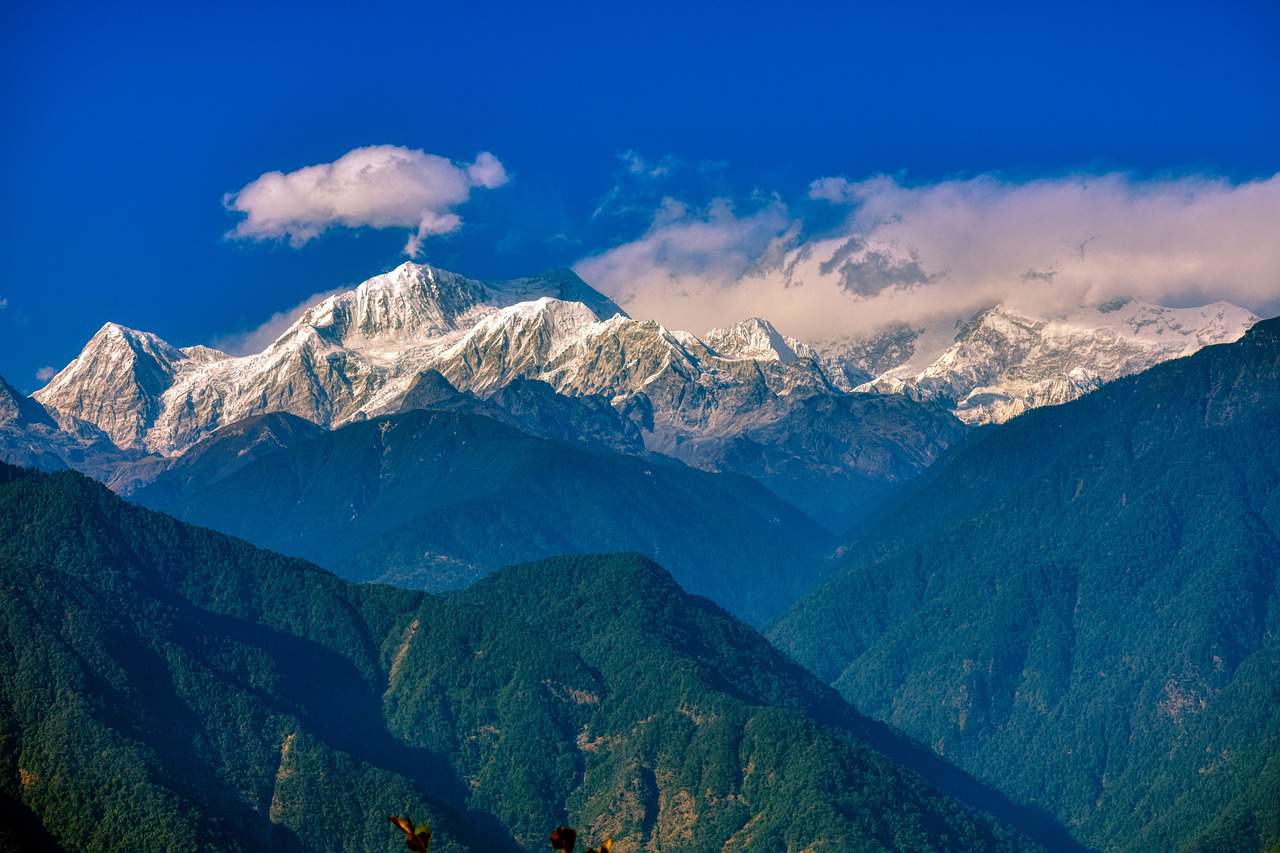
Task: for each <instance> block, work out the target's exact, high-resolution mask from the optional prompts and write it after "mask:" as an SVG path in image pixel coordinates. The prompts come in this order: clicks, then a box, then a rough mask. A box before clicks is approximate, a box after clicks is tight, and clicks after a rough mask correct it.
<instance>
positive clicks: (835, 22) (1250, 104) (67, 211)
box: [0, 1, 1280, 390]
mask: <svg viewBox="0 0 1280 853" xmlns="http://www.w3.org/2000/svg"><path fill="white" fill-rule="evenodd" d="M185 5H187V4H163V5H162V4H154V5H147V4H120V3H104V4H92V5H90V4H84V5H72V4H57V3H30V2H21V1H20V2H17V3H10V4H6V5H5V8H4V9H3V11H0V26H2V27H3V31H2V32H3V44H0V65H2V66H3V73H2V74H0V108H2V109H3V112H4V121H3V127H4V130H3V132H2V133H0V153H2V156H3V161H4V163H5V164H6V166H7V168H6V169H5V187H4V190H5V192H4V195H5V198H6V200H7V202H8V203H7V204H6V205H4V207H3V213H0V216H2V217H3V222H2V223H0V249H2V250H3V257H4V259H5V263H4V265H3V273H2V277H0V300H3V302H4V307H3V308H0V374H3V375H4V376H5V377H6V378H8V379H9V380H10V381H11V382H13V383H14V384H15V385H18V386H19V387H22V388H25V389H27V390H31V389H33V388H35V387H37V386H38V385H39V384H40V383H39V382H38V381H37V380H36V372H37V370H39V369H40V368H42V367H45V366H49V365H52V366H55V367H61V366H62V365H63V364H65V363H66V362H67V361H68V360H69V359H70V358H72V357H73V356H74V355H75V353H76V352H77V351H78V350H79V348H80V346H81V345H82V344H83V343H84V341H85V340H86V339H87V338H88V337H89V336H90V335H91V334H92V333H93V331H94V330H96V329H97V328H98V327H99V326H100V325H101V324H102V323H103V322H104V321H106V320H114V321H117V322H121V323H124V324H126V325H130V326H133V327H135V328H143V329H148V330H152V331H156V332H157V333H159V334H161V335H162V336H163V337H165V338H166V339H167V340H169V341H171V342H173V343H175V344H179V345H184V344H189V343H196V342H208V341H213V340H220V339H224V338H225V337H226V336H228V335H231V334H234V333H237V332H242V331H245V330H248V329H252V328H253V327H255V326H257V325H258V324H259V323H262V322H263V321H264V320H266V319H267V318H268V317H269V316H270V315H271V314H272V313H273V312H276V311H280V310H283V309H287V308H289V307H290V306H293V305H296V304H297V303H298V302H299V301H300V300H303V299H305V298H306V297H308V296H309V295H311V294H314V293H317V292H320V291H325V290H329V289H332V288H335V287H338V286H341V285H344V284H350V283H354V282H356V281H359V280H360V279H362V278H365V277H367V276H368V275H371V274H373V273H376V272H378V271H381V270H383V269H387V268H389V267H391V266H393V265H395V264H396V263H398V262H400V261H401V260H403V257H404V256H403V254H402V249H403V247H404V244H405V240H406V236H407V232H406V230H405V229H404V228H387V229H382V230H379V229H371V228H334V229H331V230H329V231H327V232H326V233H324V234H322V235H321V236H319V237H318V238H316V239H314V240H310V241H309V242H307V243H306V245H303V246H301V247H297V248H295V247H293V246H291V245H290V244H289V242H288V241H282V240H265V241H260V240H236V239H228V238H227V237H226V234H227V232H228V231H229V230H231V229H232V228H234V227H235V226H236V225H237V223H238V222H239V221H240V219H239V217H237V216H236V215H235V214H234V213H233V212H232V211H229V210H228V209H227V208H226V207H225V206H224V203H223V199H224V196H225V195H226V194H228V193H234V192H236V191H238V190H240V189H241V188H243V187H245V186H246V185H248V184H250V182H252V181H254V180H255V179H256V178H258V176H260V175H262V174H263V173H265V172H269V171H272V170H282V171H285V172H288V171H292V170H296V169H299V168H301V167H304V166H308V165H311V164H318V163H329V162H332V161H335V160H337V159H338V158H340V157H341V156H342V155H344V154H346V153H347V152H348V151H351V150H352V149H355V148H358V147H361V146H368V145H394V146H403V147H405V148H406V149H411V150H422V151H425V152H428V153H429V154H433V155H438V156H441V157H445V158H448V159H450V160H453V161H456V162H458V163H461V164H465V163H468V162H471V161H472V160H473V158H475V157H476V155H477V154H478V153H480V152H483V151H488V152H492V153H493V154H494V155H495V156H496V157H497V158H498V159H499V160H500V162H501V164H502V166H503V167H504V170H505V173H506V176H507V178H508V180H507V181H506V183H505V184H504V185H502V186H499V187H496V188H494V189H482V188H480V189H476V190H474V191H473V192H471V193H470V197H469V199H468V200H467V201H465V202H461V203H459V204H457V205H456V206H455V208H453V209H454V210H455V212H456V213H457V214H458V215H460V216H461V218H462V225H461V227H459V228H457V229H456V230H453V231H452V232H451V233H448V234H444V235H440V236H431V237H428V238H427V239H426V240H425V241H424V244H423V248H422V258H424V259H426V260H429V261H431V262H433V263H437V264H440V265H442V266H446V267H449V268H452V269H457V270H459V271H462V272H467V273H470V274H474V275H477V276H505V275H518V274H521V273H529V272H535V271H538V270H541V269H544V268H547V267H550V266H556V265H570V264H573V263H576V262H578V261H580V260H581V259H583V258H584V257H587V256H591V255H596V254H598V253H600V252H604V251H607V250H609V249H610V248H611V247H618V246H622V245H627V244H628V243H629V242H630V241H635V240H637V239H639V238H642V237H644V235H646V234H652V233H653V231H654V228H655V225H654V223H655V212H657V211H660V210H662V209H663V204H664V201H663V200H664V199H677V200H679V203H680V204H681V205H683V207H682V208H681V211H684V212H685V215H689V214H688V213H687V211H689V210H697V211H703V213H700V214H698V215H700V216H704V217H707V218H711V219H714V216H713V215H712V214H710V213H706V212H705V211H707V210H710V207H709V206H710V205H712V203H713V202H712V200H713V199H721V200H726V201H728V202H729V203H731V204H732V205H733V209H734V210H735V211H736V213H735V216H737V217H741V218H745V217H748V216H750V215H754V214H755V213H756V212H758V211H763V210H767V209H771V208H770V206H771V205H774V206H779V205H780V206H784V207H785V217H784V220H783V221H785V222H786V223H800V225H799V227H801V228H803V229H804V230H805V231H806V232H818V231H821V230H822V229H824V228H829V227H834V226H835V225H836V224H837V223H838V222H840V221H842V219H843V217H845V216H846V215H847V211H846V210H844V209H842V208H839V207H833V205H832V204H830V203H829V202H828V201H827V200H824V199H820V198H814V197H812V193H810V184H811V182H812V181H814V180H815V179H818V178H822V177H827V176H844V177H846V178H849V179H852V180H854V181H858V180H860V179H865V178H868V177H872V176H876V175H884V174H888V175H892V176H895V180H896V181H897V182H898V183H899V184H900V185H902V186H921V185H929V184H932V183H936V182H942V181H948V180H957V179H959V180H963V179H968V178H972V177H974V176H980V175H997V176H1000V178H1001V179H1003V180H1005V181H1009V182H1013V183H1017V182H1020V181H1029V180H1034V179H1043V178H1055V177H1059V176H1075V175H1080V174H1092V175H1099V174H1105V173H1116V172H1119V173H1124V174H1125V175H1127V176H1129V179H1130V180H1131V181H1133V182H1137V183H1141V182H1144V181H1156V182H1158V181H1164V180H1170V179H1178V178H1181V177H1184V176H1188V175H1192V176H1210V177H1214V178H1220V179H1224V180H1225V181H1226V182H1228V183H1229V184H1238V183H1247V182H1249V181H1253V180H1259V179H1267V178H1270V177H1271V176H1273V175H1275V173H1276V172H1277V171H1278V170H1280V145H1278V144H1277V143H1278V142H1280V96H1277V92H1280V60H1278V59H1277V58H1276V52H1275V48H1274V45H1275V44H1276V43H1277V40H1278V39H1280V26H1278V25H1277V24H1278V19H1280V15H1278V13H1277V12H1276V9H1275V6H1274V4H1269V3H1258V4H1244V3H1225V4H1224V3H1217V4H1202V5H1179V4H1165V5H1163V6H1161V7H1160V8H1159V9H1158V10H1156V9H1155V7H1153V6H1150V4H1143V6H1125V5H1124V4H1117V3H1109V4H1105V5H1098V6H1094V7H1090V6H1086V5H1076V6H1072V7H1070V8H1066V7H1059V8H1049V7H1040V8H1034V9H1031V8H1025V6H1024V4H1017V5H1007V6H997V5H986V4H982V5H976V6H966V4H950V3H946V4H943V3H936V4H933V3H924V4H916V5H906V4H875V5H873V6H866V7H855V6H851V5H847V4H831V5H823V4H814V5H809V4H803V3H788V4H768V5H766V4H741V5H739V6H737V7H735V8H733V9H732V10H730V9H728V8H727V7H725V6H724V5H723V4H714V6H713V5H705V6H703V5H700V4H692V3H681V4H672V5H663V4H652V3H650V4H629V5H626V6H614V5H612V4H600V3H592V4H582V5H579V6H560V7H557V8H554V9H551V8H534V7H535V6H536V4H520V5H514V6H502V5H498V4H493V3H489V4H478V3H467V4H404V3H398V4H394V5H385V6H383V5H380V4H378V3H374V2H366V3H362V4H358V6H354V7H353V6H351V5H344V6H331V7H326V6H324V5H323V4H307V5H289V4H261V5H270V6H271V8H270V9H263V8H258V4H253V5H249V4H246V5H243V6H237V4H225V5H223V6H221V7H220V8H219V9H217V10H206V11H204V12H197V11H190V10H188V9H184V8H182V6H185ZM1270 209H1271V208H1269V207H1268V208H1264V210H1267V211H1269V210H1270ZM734 221H735V222H737V221H739V220H737V219H735V220H734ZM779 227H781V226H779ZM612 268H616V267H612ZM698 331H701V330H698Z"/></svg>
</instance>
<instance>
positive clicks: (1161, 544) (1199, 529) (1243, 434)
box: [771, 320, 1280, 850]
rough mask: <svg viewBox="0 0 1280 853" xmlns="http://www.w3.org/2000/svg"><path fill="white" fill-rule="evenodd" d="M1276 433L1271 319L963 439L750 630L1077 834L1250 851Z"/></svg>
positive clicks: (1263, 797)
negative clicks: (828, 569) (780, 612)
mask: <svg viewBox="0 0 1280 853" xmlns="http://www.w3.org/2000/svg"><path fill="white" fill-rule="evenodd" d="M1278 439H1280V320H1270V321H1265V322H1262V323H1259V324H1257V325H1256V326H1254V327H1253V329H1252V330H1251V331H1250V332H1249V333H1248V334H1246V335H1245V337H1244V338H1243V339H1242V340H1241V341H1239V342H1237V343H1235V344H1226V345H1220V346H1213V347H1209V348H1207V349H1204V350H1202V351H1200V352H1199V353H1197V354H1196V355H1194V356H1191V357H1189V358H1185V359H1180V360H1177V361H1171V362H1168V363H1165V364H1162V365H1159V366H1157V367H1155V368H1152V369H1151V370H1149V371H1147V372H1146V373H1143V374H1139V375H1137V376H1134V377H1130V378H1127V379H1122V380H1119V381H1116V382H1114V383H1111V384H1109V385H1107V386H1105V387H1104V388H1102V389H1101V390H1099V391H1097V392H1095V393H1093V394H1091V395H1089V396H1087V397H1085V398H1083V399H1080V400H1077V401H1076V402H1074V403H1069V404H1067V405H1064V406H1059V407H1052V408H1046V409H1041V410H1037V411H1034V412H1030V413H1028V414H1027V415H1025V416H1023V417H1021V418H1018V419H1017V420H1015V421H1012V422H1010V423H1008V424H1005V425H1002V426H1000V427H993V428H987V429H984V430H981V431H979V432H977V433H975V434H973V435H972V437H971V439H970V441H969V443H968V445H967V446H965V447H964V448H963V449H961V450H960V451H958V452H956V453H955V454H954V455H953V456H952V457H951V458H950V459H949V460H948V461H947V462H946V463H944V464H943V465H942V466H941V467H940V470H935V471H933V472H931V473H930V475H928V479H929V482H927V483H926V484H924V485H923V486H922V487H921V488H920V489H919V491H918V492H917V493H916V494H915V495H914V496H913V497H912V498H911V499H910V500H909V501H908V502H907V503H906V505H905V506H904V507H902V508H901V509H900V511H898V512H897V513H895V514H894V515H893V516H891V517H890V518H888V519H886V520H885V521H884V523H883V524H882V525H881V526H880V527H879V529H878V531H877V532H875V533H873V534H871V535H869V536H866V537H864V538H863V539H862V540H860V541H858V542H855V543H854V545H853V546H852V547H851V548H850V549H849V550H850V552H851V553H852V554H853V556H852V558H851V559H850V560H849V562H848V563H847V565H846V566H845V567H844V568H843V569H842V570H841V571H840V573H839V574H838V575H837V576H836V577H835V578H834V579H833V580H831V581H830V582H828V583H827V584H825V585H824V586H823V587H821V588H819V589H818V590H816V591H815V592H813V593H812V594H811V595H809V596H807V597H806V599H805V600H804V601H802V602H800V603H799V604H797V605H796V606H795V607H794V608H792V610H791V611H789V612H788V614H787V615H786V616H784V618H782V619H781V620H780V621H779V622H778V623H777V624H776V625H775V626H774V627H773V629H772V631H771V636H772V638H773V639H774V640H775V642H777V643H778V644H779V645H780V646H781V647H782V648H784V649H786V650H788V651H789V652H791V653H792V654H793V655H795V656H796V657H797V659H799V660H800V661H801V662H803V663H805V664H806V665H807V666H809V667H810V668H811V669H813V671H815V672H817V673H818V674H819V675H820V676H821V677H823V678H824V679H826V680H828V681H831V682H832V683H834V684H835V685H836V686H837V687H838V688H839V689H840V691H841V692H842V693H843V695H845V696H846V697H847V698H848V699H850V700H851V701H852V702H853V703H854V704H856V705H857V706H858V707H859V708H861V709H863V710H864V711H866V712H868V713H870V714H872V715H874V716H876V717H879V718H881V719H884V720H886V721H888V722H890V723H892V724H893V725H895V726H899V727H901V728H902V729H904V730H905V731H906V732H908V733H909V734H911V735H913V736H914V737H916V738H918V739H920V740H921V741H923V742H925V743H928V744H930V745H932V746H933V747H934V748H935V749H936V750H937V751H938V752H939V753H940V754H942V755H945V756H946V757H947V758H948V759H950V760H953V761H955V762H957V763H958V764H960V765H961V766H963V767H965V768H967V769H969V770H970V771H972V772H974V773H975V774H976V775H979V776H980V777H982V778H984V779H986V780H987V781H989V782H991V783H992V784H994V785H996V786H997V787H999V788H1001V789H1002V790H1004V791H1005V792H1006V793H1008V794H1010V796H1012V797H1014V798H1015V799H1018V800H1020V801H1023V802H1026V803H1029V804H1031V805H1034V806H1040V807H1043V808H1045V809H1047V810H1049V811H1050V812H1052V813H1053V814H1055V815H1056V816H1057V817H1058V818H1059V819H1060V820H1061V821H1063V823H1064V824H1066V825H1068V826H1070V827H1072V828H1073V831H1074V832H1076V833H1077V835H1078V837H1079V838H1080V839H1081V840H1083V841H1084V842H1086V843H1088V844H1092V845H1097V846H1099V847H1103V848H1105V849H1115V850H1144V849H1170V850H1172V849H1187V850H1200V849H1205V850H1208V849H1225V848H1231V849H1236V850H1256V849H1263V848H1265V847H1266V846H1267V845H1269V844H1275V843H1276V842H1277V841H1280V835H1278V834H1277V821H1276V820H1275V813H1276V812H1275V803H1276V802H1277V798H1276V794H1277V791H1276V789H1275V788H1274V781H1275V779H1276V771H1275V764H1276V761H1277V757H1278V756H1280V711H1278V710H1277V709H1280V643H1278V641H1277V637H1280V581H1278V579H1277V569H1278V568H1280V440H1278ZM1263 779H1267V780H1271V782H1270V783H1268V784H1269V785H1270V786H1269V787H1268V786H1264V785H1262V784H1261V783H1259V782H1258V781H1256V780H1263ZM1224 833H1225V835H1224ZM1233 833H1234V834H1233ZM1202 838H1203V842H1202V841H1200V840H1197V839H1202ZM1211 838H1216V839H1217V840H1216V841H1215V842H1213V843H1217V844H1219V845H1220V846H1218V847H1213V846H1212V845H1211V844H1210V840H1209V839H1211Z"/></svg>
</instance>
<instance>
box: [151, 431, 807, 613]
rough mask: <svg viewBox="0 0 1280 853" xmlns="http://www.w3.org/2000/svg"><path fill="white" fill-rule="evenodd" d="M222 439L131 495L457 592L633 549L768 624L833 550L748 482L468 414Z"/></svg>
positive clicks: (373, 573) (333, 564) (337, 564)
mask: <svg viewBox="0 0 1280 853" xmlns="http://www.w3.org/2000/svg"><path fill="white" fill-rule="evenodd" d="M219 443H220V442H219V441H217V440H216V436H215V439H211V440H209V441H207V442H205V443H202V444H201V445H197V447H196V449H195V450H194V451H192V453H197V452H198V455H197V456H195V457H193V458H192V459H191V461H190V464H188V460H187V458H186V457H183V458H181V459H179V460H178V463H177V465H176V466H175V467H174V469H173V470H172V471H169V472H166V473H165V474H163V475H161V476H160V477H159V478H158V479H157V480H156V481H155V482H154V483H152V484H150V485H149V486H147V487H145V488H143V489H141V490H139V491H138V492H136V493H135V494H134V495H133V496H132V498H133V499H134V500H137V501H138V502H139V503H142V504H144V505H146V506H150V507H152V508H155V509H161V510H164V511H166V512H170V513H172V514H174V515H176V516H178V517H180V518H183V519H184V520H187V521H192V522H195V523H198V524H202V525H206V526H209V527H213V528H214V529H217V530H221V531H223V532H226V533H231V534H233V535H236V536H241V537H243V538H245V539H248V540H249V541H251V542H254V543H255V544H258V545H261V546H263V547H270V548H273V549H276V550H279V551H282V552H284V553H287V554H292V555H294V556H300V557H305V558H307V559H311V560H314V561H316V562H319V563H320V564H321V565H324V566H326V567H328V568H331V569H333V570H335V571H338V572H339V573H341V574H343V575H344V576H347V577H351V578H354V579H361V580H363V579H378V578H381V579H383V580H387V581H393V582H395V583H397V584H401V585H407V586H417V587H422V588H429V589H443V588H448V587H451V586H458V585H462V584H465V583H467V582H469V581H471V580H473V579H474V578H475V577H477V576H478V575H481V574H483V573H484V572H486V571H489V570H491V569H494V568H496V567H497V566H499V565H503V564H506V563H512V562H519V561H522V560H530V559H536V558H540V557H545V556H550V555H552V554H558V553H595V552H602V551H610V550H617V549H620V548H621V549H630V550H635V551H640V552H642V553H645V554H648V555H650V556H653V557H654V558H656V559H661V560H663V561H664V562H666V564H667V565H668V566H670V568H671V571H672V572H673V573H674V574H675V575H676V577H677V578H678V579H679V580H680V581H681V583H683V584H684V585H685V587H686V588H688V589H689V590H691V591H693V592H697V593H700V594H705V595H708V596H711V597H712V598H715V599H716V600H717V601H720V602H722V603H724V604H725V606H727V607H729V608H730V609H732V610H734V611H735V612H737V613H740V614H742V615H744V616H745V617H747V618H750V619H755V620H763V619H766V618H769V617H770V616H772V615H775V614H776V613H777V612H779V611H780V609H781V608H782V607H783V606H785V604H786V603H789V602H791V601H794V600H795V599H796V598H797V597H798V596H799V595H800V594H802V593H803V592H804V591H805V590H807V589H808V588H810V587H811V586H812V584H813V583H814V582H815V581H816V579H817V577H816V575H815V572H819V571H821V565H822V559H821V558H822V557H823V555H824V552H825V550H826V549H827V548H828V547H829V546H830V545H831V539H830V537H829V536H828V534H826V533H825V532H824V531H823V530H822V529H820V528H819V527H818V526H817V525H816V524H814V523H813V522H812V521H810V520H809V519H808V518H806V517H805V516H804V514H803V513H801V512H800V511H798V510H796V509H795V508H794V507H792V506H790V505H789V504H787V503H785V502H783V501H782V500H780V499H778V498H776V497H775V496H774V495H772V494H771V493H769V492H768V491H767V490H766V489H764V488H762V487H761V486H759V485H758V484H756V483H754V482H752V481H750V480H748V479H746V478H743V477H737V476H733V475H720V474H711V473H707V472H703V471H697V470H693V469H690V468H686V467H685V466H683V465H679V464H677V463H672V462H670V461H664V460H647V459H642V458H636V457H630V456H622V455H618V454H612V453H598V452H592V451H589V450H585V449H583V448H581V447H576V446H573V445H569V444H565V443H563V442H558V441H551V440H546V439H539V438H535V437H533V436H529V435H526V434H524V433H521V432H518V431H516V430H514V429H512V428H510V427H507V426H505V425H503V424H500V423H498V422H496V421H494V420H492V419H489V418H486V417H482V416H478V415H474V414H469V413H467V412H460V411H412V412H406V413H403V414H399V415H391V416H387V417H383V418H375V419H374V420H371V421H365V422H362V423H356V424H351V425H350V426H346V427H343V428H342V429H339V430H335V431H332V432H322V433H319V434H317V435H315V436H312V437H310V438H307V439H305V440H302V441H298V442H296V443H292V444H290V445H289V446H288V447H285V448H283V449H280V450H276V451H274V452H271V453H268V454H266V455H263V456H261V457H260V458H257V459H252V460H248V461H247V462H246V461H245V458H244V457H243V456H242V455H241V452H240V449H239V448H240V443H239V441H238V440H235V441H234V442H233V444H232V445H231V446H230V447H229V448H227V449H225V450H223V449H219V447H218V445H219ZM230 458H234V459H235V460H236V467H235V469H234V470H231V471H230V472H229V473H225V475H224V463H223V462H222V461H221V460H224V459H230ZM206 460H209V463H208V464H207V463H206ZM242 463H243V464H242Z"/></svg>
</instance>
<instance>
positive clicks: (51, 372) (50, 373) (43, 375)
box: [36, 367, 58, 382]
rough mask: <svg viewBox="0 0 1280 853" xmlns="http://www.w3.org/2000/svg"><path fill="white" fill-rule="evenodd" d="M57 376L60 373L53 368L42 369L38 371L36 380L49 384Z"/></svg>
mask: <svg viewBox="0 0 1280 853" xmlns="http://www.w3.org/2000/svg"><path fill="white" fill-rule="evenodd" d="M57 375H58V371H57V370H55V369H53V368H52V367H42V368H40V369H39V370H37V371H36V379H39V380H40V381H41V382H48V381H49V380H50V379H52V378H53V377H55V376H57Z"/></svg>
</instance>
